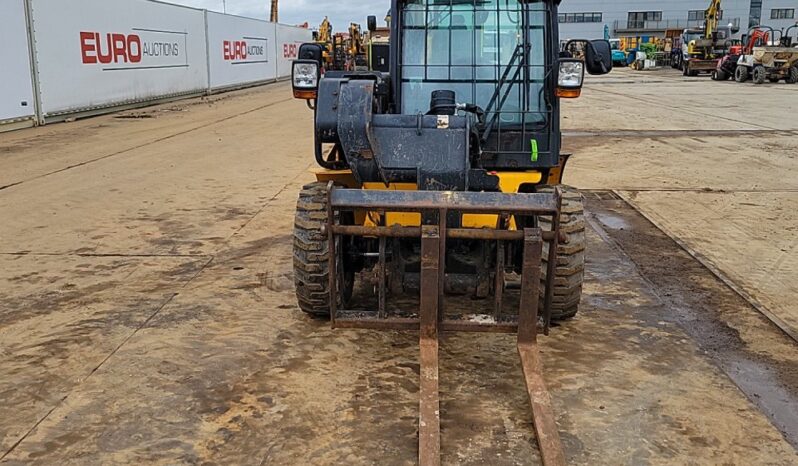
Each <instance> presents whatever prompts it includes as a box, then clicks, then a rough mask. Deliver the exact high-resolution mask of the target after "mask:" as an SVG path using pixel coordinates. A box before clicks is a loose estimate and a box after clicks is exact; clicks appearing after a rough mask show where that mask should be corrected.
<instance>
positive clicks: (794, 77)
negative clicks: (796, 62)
mask: <svg viewBox="0 0 798 466" xmlns="http://www.w3.org/2000/svg"><path fill="white" fill-rule="evenodd" d="M786 81H787V84H795V83H798V66H793V67H792V68H790V72H789V73H788V74H787V79H786Z"/></svg>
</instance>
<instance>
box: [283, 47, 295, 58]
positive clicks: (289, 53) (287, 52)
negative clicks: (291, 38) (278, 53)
mask: <svg viewBox="0 0 798 466" xmlns="http://www.w3.org/2000/svg"><path fill="white" fill-rule="evenodd" d="M298 52H299V45H297V44H283V58H297V55H298Z"/></svg>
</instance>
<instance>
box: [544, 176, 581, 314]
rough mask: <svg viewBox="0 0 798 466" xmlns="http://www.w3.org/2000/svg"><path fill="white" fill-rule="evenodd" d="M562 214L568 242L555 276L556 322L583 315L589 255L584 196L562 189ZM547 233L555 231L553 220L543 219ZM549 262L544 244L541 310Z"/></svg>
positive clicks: (553, 310)
mask: <svg viewBox="0 0 798 466" xmlns="http://www.w3.org/2000/svg"><path fill="white" fill-rule="evenodd" d="M559 188H560V189H561V190H562V196H563V197H562V211H561V212H560V231H561V232H562V233H563V234H564V235H565V238H566V242H565V243H560V244H558V245H557V266H556V269H555V275H554V299H553V301H552V306H551V317H552V320H565V319H570V318H572V317H574V316H576V314H577V313H578V312H579V303H580V302H581V300H582V289H583V284H584V281H585V251H586V249H587V237H586V233H585V232H586V225H587V223H586V222H585V208H584V200H583V199H582V194H581V193H580V192H579V190H577V189H576V188H573V187H570V186H564V185H560V186H559ZM539 192H547V193H553V192H554V187H553V186H552V187H545V188H542V189H540V190H539ZM540 226H541V228H543V229H544V230H550V229H551V228H552V225H551V219H549V218H544V217H541V218H540ZM548 258H549V244H548V243H543V261H542V263H541V267H542V268H543V270H542V274H541V284H540V309H541V310H542V309H543V306H544V304H545V280H546V273H547V266H548Z"/></svg>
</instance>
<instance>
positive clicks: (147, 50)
mask: <svg viewBox="0 0 798 466" xmlns="http://www.w3.org/2000/svg"><path fill="white" fill-rule="evenodd" d="M187 44H188V33H186V32H180V31H165V30H159V29H146V28H133V29H131V30H130V31H128V32H99V31H81V32H80V55H81V59H82V62H83V64H84V65H97V66H101V67H102V70H103V71H125V70H141V69H162V68H188V66H189V65H188V55H187V53H186V47H187Z"/></svg>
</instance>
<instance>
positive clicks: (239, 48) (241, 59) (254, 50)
mask: <svg viewBox="0 0 798 466" xmlns="http://www.w3.org/2000/svg"><path fill="white" fill-rule="evenodd" d="M222 58H224V60H225V61H228V62H231V63H232V64H233V65H244V64H253V63H269V39H267V38H265V37H243V38H241V39H239V40H225V41H222Z"/></svg>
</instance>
